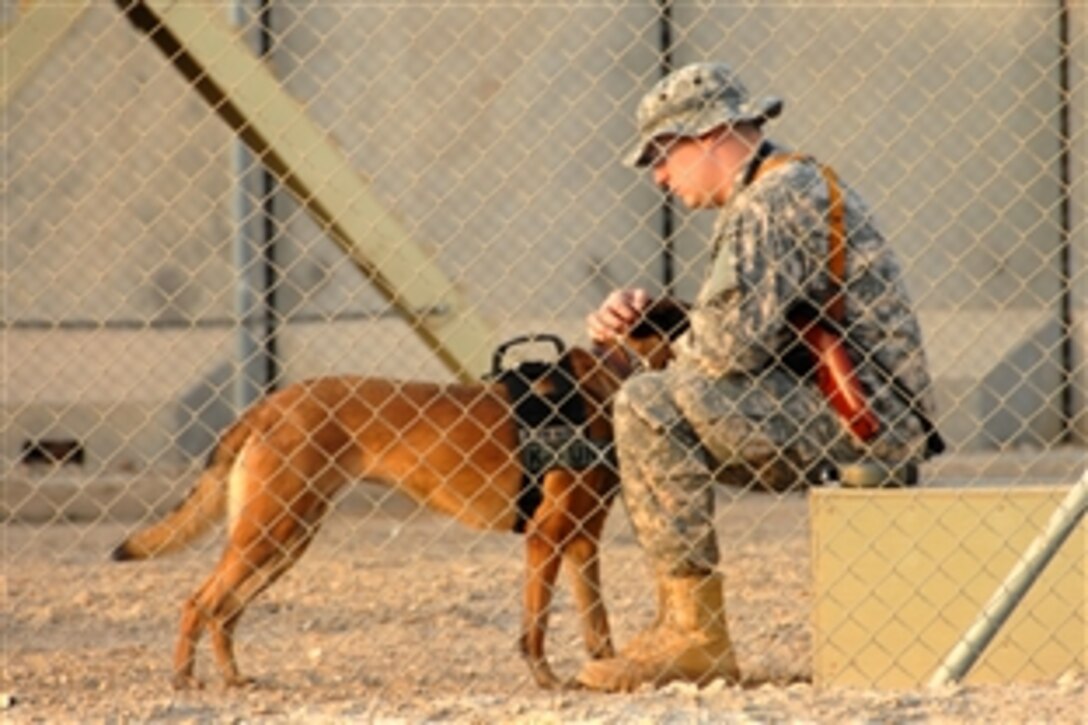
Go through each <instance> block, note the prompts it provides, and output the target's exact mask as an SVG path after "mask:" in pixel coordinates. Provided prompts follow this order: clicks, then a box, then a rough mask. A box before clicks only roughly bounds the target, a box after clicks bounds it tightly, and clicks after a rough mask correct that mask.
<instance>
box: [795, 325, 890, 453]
mask: <svg viewBox="0 0 1088 725" xmlns="http://www.w3.org/2000/svg"><path fill="white" fill-rule="evenodd" d="M801 334H802V336H803V337H804V340H805V343H806V344H807V345H808V347H809V349H810V350H811V352H812V355H813V357H814V358H815V361H816V363H815V364H816V369H815V372H816V384H817V385H818V386H819V388H820V391H821V392H822V393H823V394H824V397H825V398H826V399H827V401H828V402H829V403H830V404H831V407H832V408H833V409H834V411H835V412H836V413H837V414H838V416H839V417H840V418H841V419H842V421H843V423H844V424H845V425H846V427H847V428H848V429H849V430H850V432H851V433H853V434H854V435H855V436H856V437H857V438H858V439H860V440H862V441H867V440H869V439H870V438H872V437H873V436H875V435H876V434H877V432H878V431H879V429H880V421H879V420H877V417H876V415H875V414H874V413H873V411H872V409H871V408H870V407H869V404H868V402H867V401H866V399H865V391H864V390H862V388H861V383H859V382H858V379H857V375H855V374H854V363H853V362H852V361H851V360H850V356H849V355H848V354H847V352H846V346H845V345H844V344H843V341H842V339H841V338H840V337H839V336H838V335H837V334H836V333H834V332H833V331H831V330H829V329H828V328H827V327H825V326H823V325H820V324H810V325H807V326H805V327H804V329H803V330H802V333H801Z"/></svg>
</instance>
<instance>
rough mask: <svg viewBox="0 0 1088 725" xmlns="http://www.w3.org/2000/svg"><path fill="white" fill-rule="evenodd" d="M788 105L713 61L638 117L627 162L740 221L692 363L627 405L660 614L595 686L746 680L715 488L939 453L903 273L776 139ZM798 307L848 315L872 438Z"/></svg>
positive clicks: (686, 342) (627, 316) (637, 302)
mask: <svg viewBox="0 0 1088 725" xmlns="http://www.w3.org/2000/svg"><path fill="white" fill-rule="evenodd" d="M782 106H783V104H782V101H781V100H778V99H775V98H768V99H765V100H763V101H762V102H759V103H754V102H752V101H751V100H750V99H749V96H748V92H747V91H746V89H745V87H744V85H743V84H742V83H741V81H740V79H739V78H738V77H737V75H736V74H735V73H734V72H733V71H732V70H731V69H730V68H729V67H728V66H727V65H725V64H721V63H697V64H694V65H689V66H686V67H684V68H681V69H679V70H677V71H675V72H673V73H672V74H670V75H669V76H667V77H666V78H663V79H662V80H661V81H660V82H659V83H658V84H657V85H656V86H655V87H654V88H653V89H652V90H651V91H650V92H649V93H648V94H647V95H646V96H645V97H644V98H643V99H642V101H641V103H640V104H639V107H638V127H639V132H640V135H641V138H640V139H639V141H638V145H637V146H636V147H635V148H634V150H633V152H632V154H631V155H630V157H629V158H628V159H627V163H628V164H629V165H630V166H633V167H636V168H644V167H649V168H651V169H652V172H653V178H654V181H655V182H656V183H657V184H658V185H659V186H660V187H661V188H662V189H664V190H666V191H668V192H671V193H672V194H674V195H675V196H676V197H678V198H679V199H680V200H681V201H682V202H683V203H684V204H685V205H686V206H688V207H690V208H692V209H711V208H718V209H720V210H721V211H720V215H719V217H718V221H717V225H716V227H715V231H714V237H713V240H712V243H713V261H712V263H711V265H710V269H709V270H708V273H707V275H706V277H705V280H704V282H703V284H702V287H701V289H700V291H699V294H698V298H697V299H696V301H695V302H694V304H693V305H692V306H691V307H690V309H689V321H690V328H689V330H688V331H687V332H686V333H685V334H684V335H683V336H682V337H681V338H679V339H678V340H677V341H676V343H675V344H674V348H675V350H674V351H675V354H676V357H675V359H674V360H673V361H672V363H671V364H670V365H669V367H668V368H666V369H665V370H661V371H652V372H646V373H643V374H640V375H637V376H635V377H633V378H631V379H629V380H628V381H627V383H626V384H625V385H624V387H623V389H622V390H621V391H620V393H619V395H618V397H617V399H616V402H615V428H616V444H617V450H618V457H619V464H620V473H621V475H622V477H623V495H624V501H625V503H626V506H627V511H628V514H629V516H630V518H631V521H632V524H633V526H634V528H635V532H636V534H637V536H638V540H639V542H640V544H641V545H642V547H643V549H644V550H645V551H646V552H647V554H648V555H649V558H650V561H651V564H652V567H653V569H654V574H655V576H656V579H657V589H658V614H657V619H656V621H655V623H654V625H653V626H652V627H650V629H648V630H647V631H645V632H642V633H641V634H640V635H638V636H637V637H636V638H635V639H634V640H633V641H632V642H631V643H629V645H628V646H627V647H626V648H625V649H624V650H623V651H622V653H621V654H620V655H619V656H618V657H615V658H612V659H607V660H600V661H597V662H591V663H589V664H588V665H587V666H586V667H585V669H583V671H582V672H581V673H580V675H579V678H578V679H579V681H580V682H581V683H582V684H583V685H585V686H587V687H590V688H593V689H600V690H630V689H633V688H635V687H638V686H639V685H641V684H643V683H653V684H654V685H661V684H664V683H666V682H669V681H672V680H686V681H692V682H696V683H700V684H705V683H707V682H709V681H711V680H714V679H717V678H724V679H726V680H727V681H733V682H735V681H738V680H739V679H740V677H741V673H740V669H739V667H738V664H737V659H736V656H735V654H734V651H733V647H732V644H731V642H730V638H729V631H728V627H727V625H726V615H725V608H724V602H723V594H722V580H721V576H720V574H719V573H718V571H717V566H718V559H719V554H718V544H717V538H716V535H715V531H714V526H713V522H714V494H713V490H712V484H713V482H714V481H715V480H716V479H718V480H722V479H725V480H728V481H731V482H735V483H740V484H747V483H750V482H752V481H758V482H761V483H762V484H764V485H768V486H772V487H774V488H782V487H788V486H790V485H791V484H794V483H796V482H797V481H799V480H804V478H805V477H806V475H808V474H809V473H810V472H811V471H812V470H813V469H814V468H815V467H816V466H817V464H820V463H821V462H823V461H827V460H833V461H836V462H842V461H854V460H858V459H861V458H863V457H870V458H875V459H880V460H883V461H891V462H913V461H918V460H921V459H923V458H924V457H926V455H927V454H928V453H929V452H931V451H930V450H929V449H930V447H931V446H932V447H933V448H936V447H937V446H936V445H933V444H934V436H935V434H932V435H931V426H930V424H929V420H928V415H929V411H930V410H931V401H930V396H931V392H930V379H929V374H928V372H927V369H926V361H925V356H924V353H923V350H922V338H921V332H920V330H919V326H918V323H917V320H916V318H915V315H914V313H913V311H912V309H911V304H910V300H909V298H908V296H907V292H906V290H905V288H904V286H903V282H902V274H901V270H900V267H899V263H898V262H897V261H896V259H895V257H894V255H893V254H892V252H891V250H890V248H889V247H888V245H887V244H886V242H885V240H884V238H883V237H882V236H881V234H880V232H879V231H878V230H877V228H876V226H875V224H874V221H873V218H872V215H871V213H870V211H869V209H868V208H867V207H866V205H865V204H864V202H863V201H862V200H861V198H860V197H859V196H858V195H857V194H856V193H855V192H854V191H852V190H851V189H849V188H846V187H844V186H840V185H839V183H838V181H837V179H835V177H834V175H833V174H832V173H831V172H830V170H829V169H826V168H825V167H822V166H821V165H819V164H818V163H817V162H815V161H814V160H812V159H811V158H809V157H804V156H800V155H796V154H787V153H786V152H785V151H784V150H783V149H782V148H781V147H779V146H778V145H776V144H774V143H772V142H771V141H769V140H768V139H766V138H765V137H764V124H765V123H766V122H767V121H768V120H770V119H772V118H775V117H776V116H778V115H779V114H780V112H781V111H782ZM836 229H837V230H838V231H839V238H840V242H839V245H838V246H839V247H841V248H842V250H841V252H838V253H836V252H835V249H834V246H835V242H834V240H833V238H834V236H835V232H836ZM836 256H837V257H838V258H839V260H840V265H841V268H840V269H838V270H836V269H835V265H834V264H829V260H830V258H832V257H836ZM843 257H844V258H843ZM651 301H652V300H651V298H650V295H649V294H648V293H647V292H646V291H645V290H642V289H621V290H617V291H615V292H613V293H612V294H611V295H609V296H608V298H607V299H606V300H605V301H604V302H603V303H602V304H601V306H600V307H599V308H598V309H597V310H596V311H595V312H593V313H592V314H590V315H589V317H588V318H587V328H588V332H589V335H590V337H591V338H592V339H593V340H594V341H597V342H606V341H608V340H611V339H612V338H614V337H617V336H620V335H622V334H623V333H624V332H625V331H626V330H627V329H629V328H630V327H631V326H632V325H633V324H635V323H636V322H637V321H638V319H639V314H640V313H641V312H642V311H643V310H644V309H646V307H647V306H648V305H649V304H650V303H651ZM799 311H807V312H806V314H807V315H808V319H809V320H810V321H812V320H819V321H825V320H828V319H829V318H837V319H834V320H833V322H834V323H835V329H837V330H839V331H840V332H841V334H842V335H843V337H844V338H845V339H846V340H848V341H849V349H850V359H851V362H852V364H853V367H854V374H855V376H856V379H857V381H858V382H859V383H860V387H861V389H862V390H863V391H864V400H863V401H862V402H863V403H864V404H865V405H866V406H867V407H866V410H865V413H866V414H867V415H868V416H869V419H870V420H871V421H872V423H873V425H872V426H871V429H863V430H862V431H861V433H860V434H859V432H858V430H857V429H855V428H852V427H851V424H850V422H848V421H846V420H845V419H844V418H843V417H842V415H841V414H838V413H836V411H835V409H834V408H833V407H832V405H831V404H830V400H829V398H828V397H827V396H826V395H825V394H823V393H821V389H820V387H819V385H818V384H817V383H816V382H815V381H814V380H813V376H812V375H811V374H808V371H807V370H806V369H805V363H804V362H802V363H801V364H800V366H799V365H798V363H797V360H798V358H797V357H796V351H797V341H798V339H799V336H800V335H799V331H798V328H797V325H796V321H795V320H794V317H793V316H795V315H797V314H798V313H799ZM791 351H793V352H791ZM801 359H802V360H803V359H805V358H801ZM807 359H808V360H809V361H810V362H809V363H808V365H809V367H811V365H812V364H813V363H812V362H811V361H812V360H814V359H815V358H811V357H809V358H807ZM937 445H939V440H937Z"/></svg>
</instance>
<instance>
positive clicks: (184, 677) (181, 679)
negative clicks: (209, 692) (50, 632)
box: [170, 673, 204, 690]
mask: <svg viewBox="0 0 1088 725" xmlns="http://www.w3.org/2000/svg"><path fill="white" fill-rule="evenodd" d="M170 684H172V685H173V686H174V689H175V690H203V689H204V683H203V682H202V681H201V680H199V679H198V678H197V677H195V676H193V675H189V674H181V673H179V674H176V675H174V677H173V679H171V680H170Z"/></svg>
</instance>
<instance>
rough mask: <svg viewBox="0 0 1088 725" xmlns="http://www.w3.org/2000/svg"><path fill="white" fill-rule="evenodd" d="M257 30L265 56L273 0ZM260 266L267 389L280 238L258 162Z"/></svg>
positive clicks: (272, 191) (269, 183) (274, 379)
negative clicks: (259, 185)
mask: <svg viewBox="0 0 1088 725" xmlns="http://www.w3.org/2000/svg"><path fill="white" fill-rule="evenodd" d="M259 24H260V31H259V33H260V34H259V36H258V53H259V55H260V57H261V58H262V59H266V60H267V59H268V58H269V56H270V55H271V54H272V51H273V49H274V44H275V39H274V37H273V34H272V0H260V17H259ZM260 174H261V210H262V213H261V262H262V264H261V268H262V270H263V274H262V280H261V282H262V289H263V300H262V302H263V304H262V306H261V308H262V310H263V312H264V329H263V330H262V333H263V335H262V342H263V353H264V354H263V359H264V363H265V371H264V379H263V381H262V383H263V387H264V392H265V393H269V392H271V391H273V390H275V389H276V388H277V387H278V386H279V382H280V375H281V372H282V371H281V370H280V357H279V336H278V332H279V325H280V321H279V309H278V308H277V296H278V293H277V290H278V289H279V284H280V271H279V264H278V259H277V254H276V245H277V242H278V240H279V222H278V220H277V218H276V193H277V191H278V189H279V183H278V182H277V181H276V177H275V176H274V175H273V174H272V172H271V171H269V170H268V168H267V167H266V166H264V165H263V164H262V165H261V171H260Z"/></svg>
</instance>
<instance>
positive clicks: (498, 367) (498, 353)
mask: <svg viewBox="0 0 1088 725" xmlns="http://www.w3.org/2000/svg"><path fill="white" fill-rule="evenodd" d="M534 342H550V343H551V344H552V345H554V346H555V354H556V356H557V357H561V356H562V355H563V353H564V352H565V351H566V349H567V346H566V345H565V344H564V343H563V340H562V338H560V337H559V336H558V335H552V334H551V333H547V332H540V333H537V332H531V333H529V334H528V335H518V336H517V337H513V338H511V339H509V340H507V341H506V342H504V343H502V344H501V345H499V346H498V347H496V348H495V352H494V353H493V354H492V356H491V375H493V376H495V375H499V374H501V373H502V371H503V370H504V369H505V368H504V367H503V358H504V357H505V356H506V352H507V351H508V350H509V349H510V348H512V347H515V346H517V345H527V344H531V343H534Z"/></svg>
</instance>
